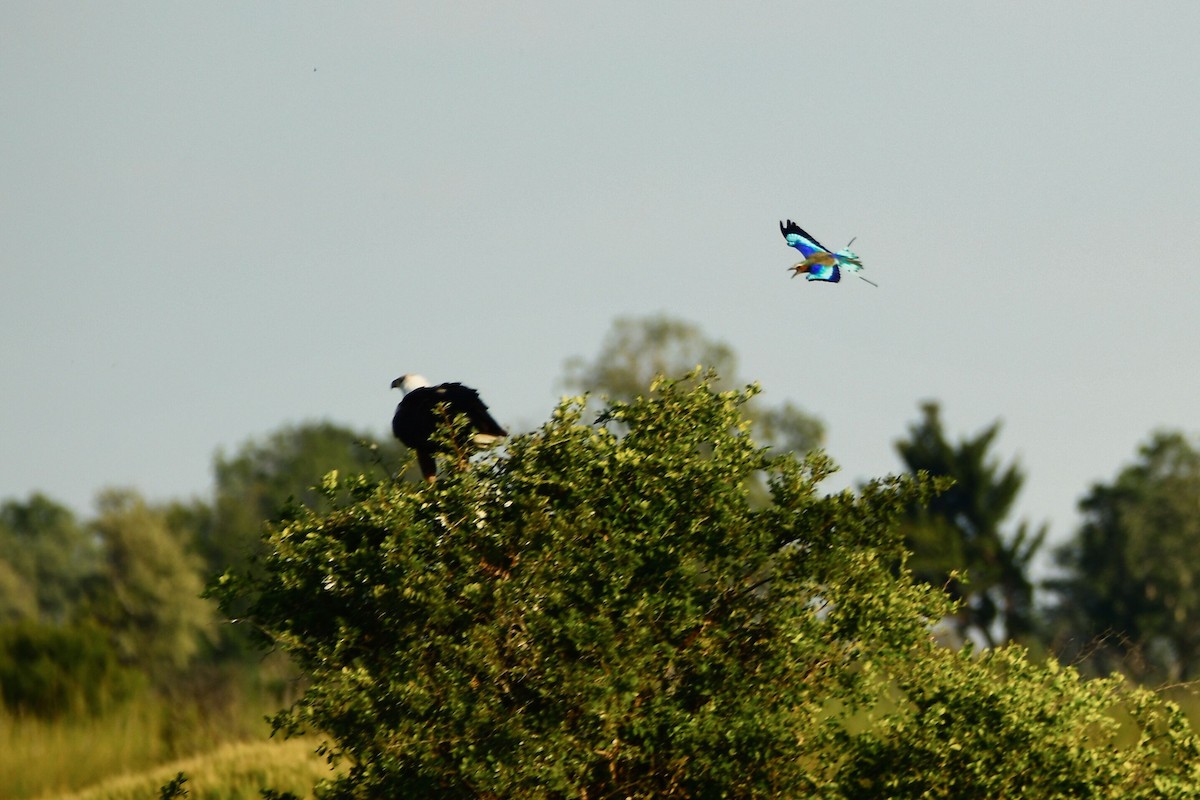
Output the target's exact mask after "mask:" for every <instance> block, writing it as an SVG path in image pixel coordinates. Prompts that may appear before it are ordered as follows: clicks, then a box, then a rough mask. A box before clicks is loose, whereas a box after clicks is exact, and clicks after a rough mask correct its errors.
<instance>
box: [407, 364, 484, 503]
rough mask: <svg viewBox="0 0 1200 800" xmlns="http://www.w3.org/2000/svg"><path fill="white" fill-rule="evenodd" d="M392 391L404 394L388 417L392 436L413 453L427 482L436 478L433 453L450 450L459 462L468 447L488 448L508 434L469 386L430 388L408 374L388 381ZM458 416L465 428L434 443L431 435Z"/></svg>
mask: <svg viewBox="0 0 1200 800" xmlns="http://www.w3.org/2000/svg"><path fill="white" fill-rule="evenodd" d="M392 388H393V389H399V390H400V391H402V392H404V398H403V399H402V400H401V401H400V405H398V406H396V415H395V416H394V417H392V433H394V434H396V438H397V439H399V440H400V441H401V442H403V443H404V446H405V447H408V448H409V449H410V450H412V451H414V452H415V453H416V454H417V463H418V464H419V465H420V467H421V474H422V475H424V476H425V480H427V481H432V480H433V479H434V476H436V475H437V462H436V461H435V460H434V453H435V452H439V451H441V452H450V451H453V452H454V454H455V456H456V457H457V458H458V460H459V462H460V463H463V462H465V461H466V459H467V454H468V452H469V450H470V449H471V448H472V447H489V446H491V445H493V444H495V443H496V442H498V441H499V440H500V439H502V438H504V437H505V436H507V435H508V432H507V431H505V430H504V428H501V427H500V425H499V423H497V422H496V420H494V419H492V415H491V414H489V413H488V409H487V406H486V405H484V404H483V401H482V400H480V399H479V393H478V392H476V391H475V390H474V389H472V388H471V387H469V386H463V385H462V384H461V383H441V384H438V385H437V386H430V385H429V381H427V380H425V378H423V377H421V376H420V375H413V374H408V375H401V376H400V377H399V378H396V380H394V381H392ZM459 415H462V416H464V417H466V420H467V426H466V428H465V429H463V430H461V431H460V432H459V435H458V436H457V437H456V438H455V439H454V440H453V441H450V442H445V441H437V440H436V437H435V432H436V431H437V430H438V429H439V428H441V427H448V426H450V425H451V424H452V422H453V420H454V418H455V417H456V416H459Z"/></svg>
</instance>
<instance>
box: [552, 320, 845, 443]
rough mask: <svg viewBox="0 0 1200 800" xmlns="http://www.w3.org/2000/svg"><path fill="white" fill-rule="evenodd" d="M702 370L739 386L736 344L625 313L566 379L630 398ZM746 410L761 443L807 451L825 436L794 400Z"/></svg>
mask: <svg viewBox="0 0 1200 800" xmlns="http://www.w3.org/2000/svg"><path fill="white" fill-rule="evenodd" d="M697 368H701V370H709V371H711V372H712V373H714V374H715V375H718V376H719V375H724V376H727V379H726V382H727V383H728V384H731V385H736V384H737V380H736V379H735V378H734V376H735V375H736V374H737V354H736V353H735V352H734V351H733V348H731V347H730V346H729V345H728V344H726V343H724V342H720V341H717V340H713V339H709V338H707V337H706V336H705V335H704V332H703V331H702V330H701V329H700V328H699V327H698V326H697V325H694V324H692V323H690V322H685V321H683V320H680V319H673V318H671V317H668V316H666V315H658V316H650V317H641V318H638V317H621V318H618V319H617V320H616V321H615V322H614V323H613V326H612V329H611V330H610V331H609V333H608V336H607V337H606V339H605V341H604V344H603V345H602V346H601V348H600V352H599V353H598V354H597V355H596V358H595V359H594V360H593V361H591V362H590V363H589V362H587V361H585V360H584V359H582V358H578V357H576V358H572V359H570V360H569V361H568V362H567V366H566V371H567V377H566V381H565V382H566V385H567V387H568V388H569V389H570V390H572V391H576V392H588V393H596V394H601V395H603V396H605V397H606V398H608V399H611V400H619V401H625V402H628V401H630V400H632V399H634V398H635V397H638V396H639V395H642V394H645V392H646V390H647V389H648V388H649V386H650V384H651V383H653V382H654V380H655V379H657V378H660V377H666V378H671V379H673V380H677V381H681V382H683V383H688V382H689V381H691V382H695V381H698V380H699V376H700V374H701V373H700V372H696V370H697ZM689 373H691V375H692V377H690V378H689V377H687V376H688V374H689ZM744 413H745V414H746V416H747V417H749V418H750V419H751V420H752V421H753V423H754V433H755V437H756V438H757V439H758V440H759V441H761V442H763V443H765V444H768V445H771V446H773V447H777V448H779V449H782V450H791V451H794V452H796V453H799V454H804V453H807V452H808V451H810V450H812V449H814V448H816V447H818V446H819V445H820V444H821V441H822V439H824V437H825V432H824V428H823V426H822V425H821V422H820V421H819V420H818V419H816V418H815V417H813V416H811V415H809V414H806V413H805V412H803V411H802V410H800V409H799V408H798V407H797V406H796V405H795V404H793V403H792V402H790V401H785V402H783V403H782V404H780V405H775V406H767V405H765V404H764V403H763V402H762V401H761V399H760V398H754V399H752V400H751V401H750V402H748V403H747V404H746V405H745V407H744Z"/></svg>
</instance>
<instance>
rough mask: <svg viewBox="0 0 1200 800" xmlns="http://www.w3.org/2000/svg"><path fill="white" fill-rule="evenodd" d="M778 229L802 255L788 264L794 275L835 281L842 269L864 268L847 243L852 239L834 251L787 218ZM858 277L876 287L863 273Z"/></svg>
mask: <svg viewBox="0 0 1200 800" xmlns="http://www.w3.org/2000/svg"><path fill="white" fill-rule="evenodd" d="M779 232H780V233H782V234H783V238H784V239H786V240H787V243H788V246H789V247H794V248H796V249H797V250H799V251H800V252H801V253H802V254H803V255H804V260H803V261H800V262H798V263H796V264H793V265H792V266H790V267H788V269H790V270H792V277H793V278H794V277H796V276H797V275H800V274H804V277H805V278H807V279H808V280H810V281H826V282H828V283H837V282H838V281H840V280H841V279H842V269H843V268H845V269H848V270H850V271H851V272H853V273H854V274H855V275H858V273H859V271H860V270H861V269H862V268H863V265H862V261H860V260H859V258H858V255H857V254H855V253H854V251H852V250H851V249H850V245H851V244H854V240H853V239H851V240H850V244H847V245H846V246H845V247H844V248H842V249H841V250H838V251H837V252H836V253H835V252H833V251H832V250H830V249H829V248H828V247H826V246H825V245H823V244H821V243H820V242H818V241H817V240H816V239H815V238H813V237H812V236H810V235H809V234H808V233H807V232H806V231H805V230H804V229H803V228H801V227H800V226H799V225H797V224H796V223H794V222H792V221H791V220H790V219H789V220H788V221H787V224H786V225H784V224H783V223H782V222H780V223H779ZM858 277H860V278H862V279H863V280H864V281H866V282H867V283H869V284H871V285H872V286H875V287H878V286H879V284H877V283H875V281H872V280H868V279H867V278H863V276H862V275H858Z"/></svg>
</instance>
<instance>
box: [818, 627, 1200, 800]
mask: <svg viewBox="0 0 1200 800" xmlns="http://www.w3.org/2000/svg"><path fill="white" fill-rule="evenodd" d="M896 689H897V694H898V696H899V698H900V699H899V700H898V701H897V702H898V704H899V706H900V709H899V710H900V713H889V714H887V715H885V716H883V717H882V718H881V719H879V720H877V721H876V724H873V725H870V726H868V727H867V728H866V729H865V730H864V731H863V732H861V733H859V734H857V735H849V734H847V735H846V736H845V738H844V742H843V746H844V748H845V749H844V751H843V752H844V754H845V757H846V763H847V769H846V771H845V773H844V774H843V776H842V780H843V786H845V787H854V792H846V796H848V797H853V796H857V797H891V798H908V797H911V798H918V797H946V798H980V800H986V799H988V798H996V797H1039V798H1074V797H1097V798H1101V797H1103V798H1114V800H1116V799H1117V798H1121V799H1122V800H1123V799H1124V798H1151V797H1173V798H1184V797H1195V796H1196V793H1197V792H1198V791H1200V760H1198V759H1200V742H1197V739H1196V737H1195V735H1194V734H1193V733H1192V731H1191V729H1190V727H1189V725H1188V722H1187V719H1186V718H1185V717H1184V716H1183V714H1182V713H1180V711H1179V709H1178V708H1177V707H1176V706H1175V705H1174V704H1171V703H1167V702H1164V701H1162V700H1160V699H1159V698H1158V697H1157V696H1156V695H1154V694H1153V693H1152V692H1150V691H1148V690H1145V689H1128V688H1127V687H1125V685H1124V684H1123V682H1122V679H1121V678H1119V677H1113V678H1108V679H1104V680H1092V681H1085V680H1082V679H1081V678H1080V676H1079V674H1078V673H1077V672H1076V671H1075V670H1074V669H1072V668H1069V667H1062V666H1060V665H1059V664H1058V663H1057V662H1055V661H1053V660H1051V661H1049V662H1047V663H1046V664H1045V665H1040V666H1039V665H1035V664H1033V663H1031V662H1030V661H1029V660H1028V658H1027V656H1026V655H1025V653H1024V651H1023V650H1021V649H1020V648H1019V647H1015V646H1008V647H1004V648H999V649H995V650H990V651H988V652H987V653H985V654H984V656H983V657H982V658H979V659H975V658H973V657H972V656H971V654H970V652H969V649H964V650H962V651H959V652H954V651H950V650H945V649H938V650H932V651H930V652H928V653H926V654H925V656H924V657H923V658H920V659H916V660H914V661H913V662H912V664H911V669H909V670H906V671H905V672H903V673H899V674H897V676H896ZM1118 711H1119V712H1120V713H1121V715H1122V716H1124V717H1125V722H1124V725H1122V722H1121V720H1120V719H1119V718H1118V716H1117V712H1118ZM855 792H856V793H857V794H856V793H855Z"/></svg>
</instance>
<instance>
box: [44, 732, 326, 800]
mask: <svg viewBox="0 0 1200 800" xmlns="http://www.w3.org/2000/svg"><path fill="white" fill-rule="evenodd" d="M316 745H317V741H316V740H315V739H312V738H308V737H302V738H299V739H292V740H289V741H274V740H272V741H266V742H238V743H234V744H227V745H224V746H223V747H220V748H218V749H217V750H215V751H213V752H211V753H206V754H204V755H199V756H193V757H191V758H185V759H181V760H179V761H173V762H171V763H168V764H161V765H159V766H157V767H153V768H151V769H146V770H143V771H140V772H135V773H131V774H125V775H120V776H116V777H112V778H108V779H106V780H104V781H101V782H100V783H98V784H96V785H95V786H92V787H90V788H88V789H85V790H84V791H81V792H76V793H71V794H57V795H46V796H44V800H146V798H154V797H158V796H159V788H160V787H161V786H163V785H164V784H166V783H168V782H169V781H170V780H171V779H173V778H174V777H175V776H176V775H178V774H179V773H180V772H182V773H184V774H185V775H186V776H187V783H186V784H185V786H184V788H186V789H187V791H188V793H189V794H188V797H189V800H257V798H259V797H260V794H259V790H260V789H264V788H271V789H276V790H278V791H281V792H293V793H295V794H296V795H297V796H299V797H312V787H313V785H314V784H315V783H316V782H317V781H319V780H321V779H323V778H329V777H332V776H333V774H334V773H333V772H332V771H331V770H330V768H329V765H328V764H326V763H325V760H324V759H323V758H321V757H319V756H317V755H316V754H315V753H314V752H313V751H314V749H315V748H316Z"/></svg>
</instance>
